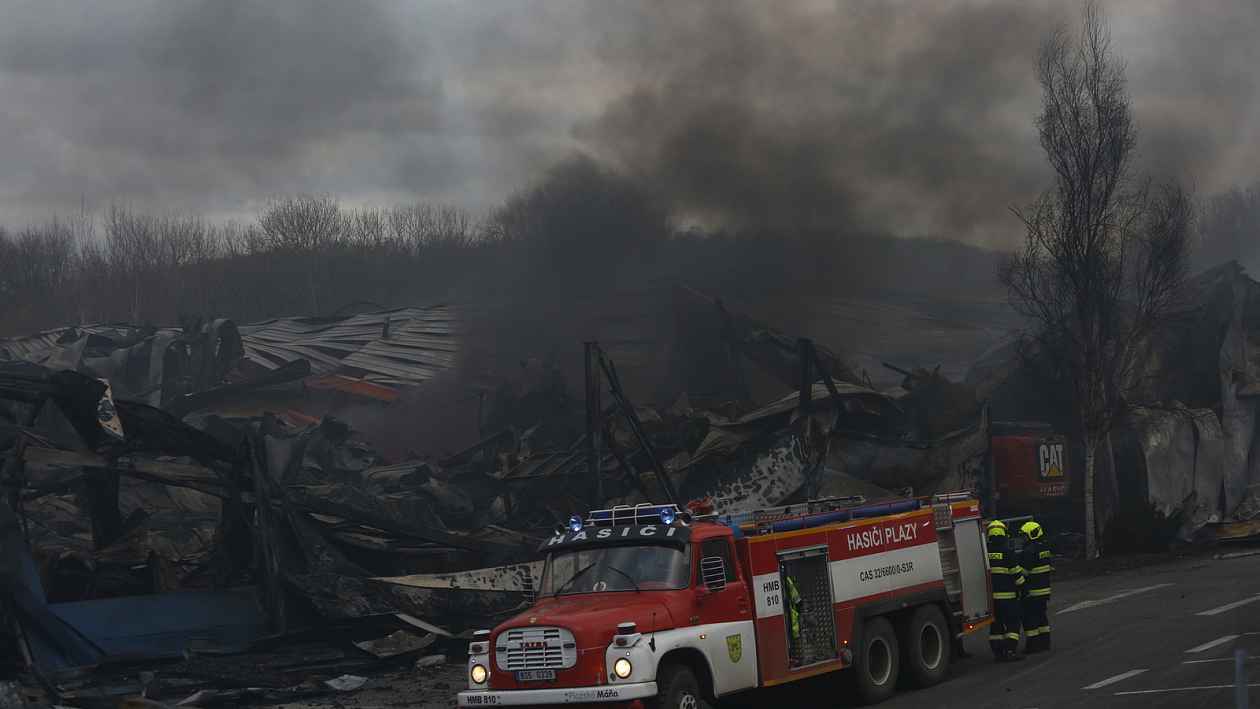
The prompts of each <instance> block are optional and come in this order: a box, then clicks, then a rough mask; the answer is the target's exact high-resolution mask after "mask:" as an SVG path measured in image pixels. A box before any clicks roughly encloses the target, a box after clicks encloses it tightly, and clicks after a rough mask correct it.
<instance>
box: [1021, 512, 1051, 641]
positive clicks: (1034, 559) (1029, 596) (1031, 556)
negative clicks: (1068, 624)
mask: <svg viewBox="0 0 1260 709" xmlns="http://www.w3.org/2000/svg"><path fill="white" fill-rule="evenodd" d="M1019 532H1020V534H1022V535H1023V536H1024V553H1023V566H1024V573H1025V574H1027V578H1028V583H1027V585H1026V586H1025V588H1024V598H1023V601H1022V605H1023V618H1024V637H1026V638H1028V642H1027V643H1026V644H1025V646H1024V650H1025V652H1029V653H1033V652H1045V651H1047V650H1049V649H1050V618H1049V616H1047V615H1046V606H1047V605H1048V604H1049V602H1050V572H1052V571H1054V567H1052V566H1051V565H1050V557H1051V554H1050V545H1049V544H1047V543H1046V533H1045V530H1043V529H1042V528H1041V525H1040V524H1037V523H1036V522H1035V521H1032V520H1029V521H1027V522H1025V523H1024V524H1023V525H1022V526H1021V527H1020V528H1019Z"/></svg>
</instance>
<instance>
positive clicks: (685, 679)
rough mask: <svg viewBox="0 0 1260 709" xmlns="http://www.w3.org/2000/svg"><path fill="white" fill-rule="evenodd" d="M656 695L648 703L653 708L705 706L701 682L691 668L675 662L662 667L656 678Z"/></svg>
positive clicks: (698, 708) (698, 707) (685, 708)
mask: <svg viewBox="0 0 1260 709" xmlns="http://www.w3.org/2000/svg"><path fill="white" fill-rule="evenodd" d="M656 690H657V694H656V697H655V698H654V699H653V700H652V701H651V703H649V704H648V706H650V707H651V708H652V709H700V707H702V706H704V704H703V701H702V700H703V696H702V695H701V694H700V683H699V682H697V681H696V676H695V674H693V673H692V671H691V668H690V667H687V666H686V665H684V664H681V663H678V662H674V663H671V664H668V665H666V666H664V667H662V668H661V672H660V675H659V677H658V678H657V680H656Z"/></svg>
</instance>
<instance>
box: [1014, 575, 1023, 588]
mask: <svg viewBox="0 0 1260 709" xmlns="http://www.w3.org/2000/svg"><path fill="white" fill-rule="evenodd" d="M1015 585H1016V586H1023V585H1024V577H1023V576H1020V577H1019V578H1017V579H1015Z"/></svg>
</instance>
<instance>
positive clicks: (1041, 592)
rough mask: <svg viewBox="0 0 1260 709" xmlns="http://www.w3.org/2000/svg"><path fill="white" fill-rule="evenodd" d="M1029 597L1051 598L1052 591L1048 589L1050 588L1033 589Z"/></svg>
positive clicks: (1029, 592)
mask: <svg viewBox="0 0 1260 709" xmlns="http://www.w3.org/2000/svg"><path fill="white" fill-rule="evenodd" d="M1028 595H1029V596H1049V595H1050V589H1048V588H1032V589H1029V590H1028Z"/></svg>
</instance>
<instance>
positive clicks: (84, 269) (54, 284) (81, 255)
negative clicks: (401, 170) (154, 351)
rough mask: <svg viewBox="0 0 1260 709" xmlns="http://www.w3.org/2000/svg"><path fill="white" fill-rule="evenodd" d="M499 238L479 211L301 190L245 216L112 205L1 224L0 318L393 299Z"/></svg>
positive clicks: (254, 309) (305, 308) (269, 308)
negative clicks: (352, 205)
mask: <svg viewBox="0 0 1260 709" xmlns="http://www.w3.org/2000/svg"><path fill="white" fill-rule="evenodd" d="M501 238H502V231H501V230H497V231H496V230H495V226H494V222H493V221H491V220H489V219H485V220H480V221H479V220H475V219H473V218H472V217H471V215H469V214H468V213H466V212H463V211H460V210H458V209H455V208H450V207H438V206H431V205H425V204H414V205H403V206H397V207H393V208H389V209H381V208H371V207H368V208H358V209H347V208H345V207H343V206H341V205H340V204H338V202H337V201H336V200H335V199H333V198H332V197H327V196H300V197H291V198H284V199H278V200H275V201H273V202H271V203H270V204H268V205H267V206H266V207H265V208H264V209H263V210H262V211H261V212H260V213H259V215H258V217H257V219H256V220H255V221H253V222H248V223H238V222H225V223H213V222H210V221H207V220H205V219H203V218H200V217H193V216H156V215H152V214H146V213H142V212H138V211H135V210H132V209H128V208H126V207H121V206H113V207H110V208H109V209H108V210H107V211H106V212H105V213H104V214H103V215H99V216H97V217H95V218H94V217H93V216H87V215H85V216H82V217H79V218H77V219H69V220H67V219H53V220H51V221H49V222H47V223H44V224H37V225H32V226H28V227H26V228H23V229H20V230H17V231H12V232H10V231H6V230H3V229H0V317H2V318H3V327H4V330H5V331H6V332H7V333H9V334H11V333H14V332H29V331H31V330H33V329H41V328H45V327H50V326H55V325H59V324H62V323H70V322H108V321H127V322H136V323H144V322H149V323H160V324H168V323H174V322H178V321H179V320H180V319H181V318H182V317H184V316H188V315H200V316H213V315H217V314H231V315H232V316H234V317H238V318H244V319H252V318H258V317H266V316H269V315H276V314H280V313H292V312H296V313H311V314H325V313H327V312H330V310H333V309H336V308H337V307H340V306H341V305H345V303H339V302H338V300H339V299H345V298H349V299H351V300H375V299H385V300H392V299H393V297H394V296H395V295H397V294H398V288H397V286H399V285H408V286H411V285H414V283H415V282H416V277H418V276H421V275H423V276H425V278H426V281H427V282H429V283H431V284H433V285H438V284H437V283H434V280H433V279H434V276H435V274H439V273H441V272H442V268H443V267H450V266H457V265H461V264H459V263H456V262H452V258H454V257H455V256H457V255H458V254H460V253H461V252H471V251H475V250H477V249H478V248H481V247H485V246H488V245H491V244H494V243H495V242H496V241H498V240H500V239H501ZM456 261H458V259H456ZM417 268H419V269H420V272H417V271H416V270H415V269H417ZM369 276H370V277H369ZM360 278H362V279H365V281H366V282H363V283H354V284H348V283H345V281H346V279H360ZM409 289H410V288H409ZM429 290H432V289H429Z"/></svg>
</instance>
